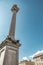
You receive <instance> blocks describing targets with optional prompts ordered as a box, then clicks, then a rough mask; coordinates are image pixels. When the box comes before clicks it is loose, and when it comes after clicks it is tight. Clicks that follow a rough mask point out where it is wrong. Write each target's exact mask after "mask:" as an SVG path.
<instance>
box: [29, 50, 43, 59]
mask: <svg viewBox="0 0 43 65" xmlns="http://www.w3.org/2000/svg"><path fill="white" fill-rule="evenodd" d="M39 53H43V50H41V51H37V52H36V53H34V54H33V55H31V56H29V57H30V58H33V57H34V56H35V55H37V54H39Z"/></svg>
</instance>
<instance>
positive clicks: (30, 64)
mask: <svg viewBox="0 0 43 65" xmlns="http://www.w3.org/2000/svg"><path fill="white" fill-rule="evenodd" d="M19 65H35V63H34V62H32V61H27V60H23V61H21V62H20V63H19Z"/></svg>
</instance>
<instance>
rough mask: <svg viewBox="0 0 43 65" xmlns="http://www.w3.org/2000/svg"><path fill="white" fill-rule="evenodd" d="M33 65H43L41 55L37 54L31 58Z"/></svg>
mask: <svg viewBox="0 0 43 65" xmlns="http://www.w3.org/2000/svg"><path fill="white" fill-rule="evenodd" d="M33 59H34V61H35V65H43V53H39V54H37V55H35V56H34V57H33Z"/></svg>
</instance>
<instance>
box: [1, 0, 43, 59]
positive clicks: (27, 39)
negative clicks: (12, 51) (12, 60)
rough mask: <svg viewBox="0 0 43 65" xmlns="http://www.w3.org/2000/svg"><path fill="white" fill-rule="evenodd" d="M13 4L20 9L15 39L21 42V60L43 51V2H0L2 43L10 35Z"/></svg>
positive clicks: (21, 0)
mask: <svg viewBox="0 0 43 65" xmlns="http://www.w3.org/2000/svg"><path fill="white" fill-rule="evenodd" d="M13 4H17V5H18V7H19V8H20V10H19V12H18V13H17V17H16V31H15V38H16V39H19V40H20V41H21V47H20V52H19V59H20V60H21V59H22V57H24V56H27V57H29V56H30V55H32V54H34V53H35V52H36V51H38V50H43V0H0V43H1V42H2V41H3V40H4V39H5V38H6V37H7V35H8V34H9V27H10V23H11V18H12V12H11V10H10V9H11V7H12V5H13Z"/></svg>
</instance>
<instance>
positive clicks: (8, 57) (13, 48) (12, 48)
mask: <svg viewBox="0 0 43 65" xmlns="http://www.w3.org/2000/svg"><path fill="white" fill-rule="evenodd" d="M19 46H20V44H19V41H13V40H9V39H6V40H5V41H3V42H2V44H1V45H0V48H1V50H0V65H18V60H19V57H18V56H19V55H18V54H19Z"/></svg>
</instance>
